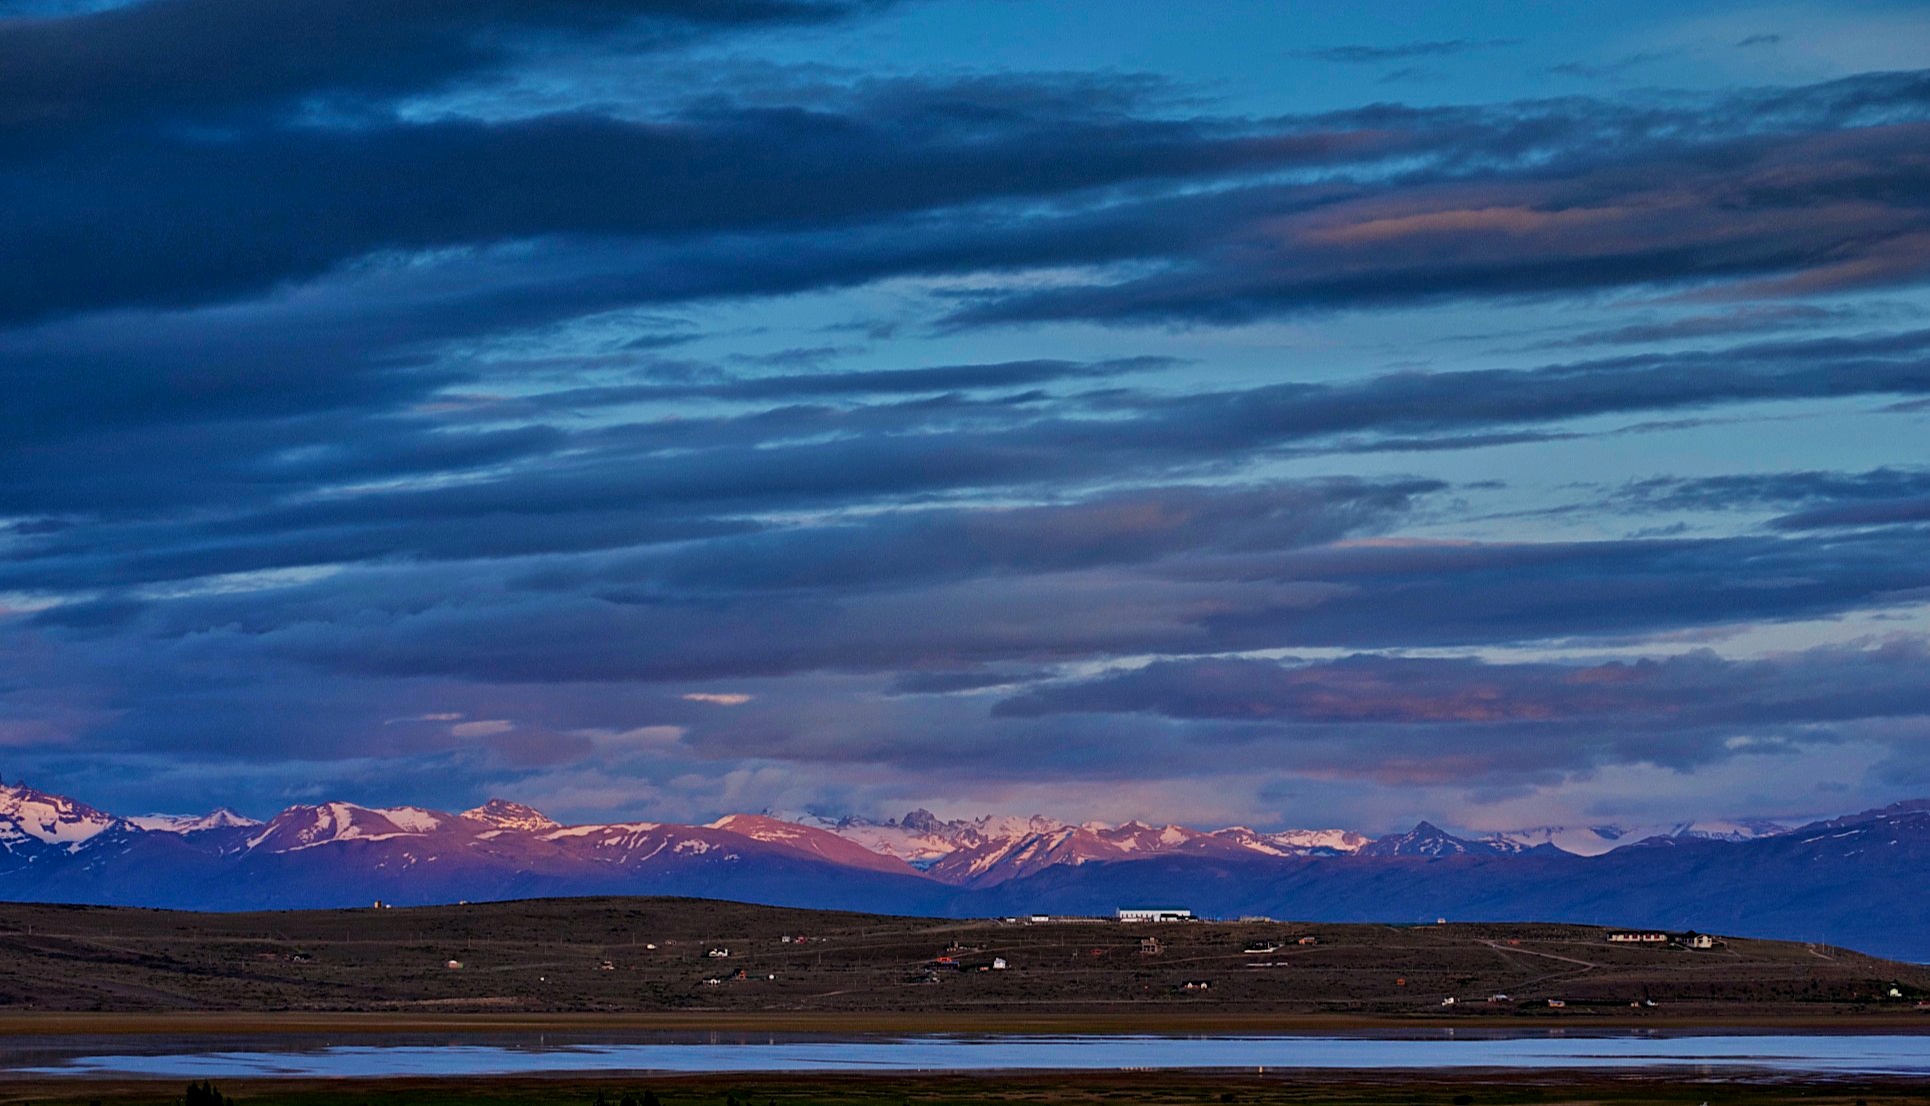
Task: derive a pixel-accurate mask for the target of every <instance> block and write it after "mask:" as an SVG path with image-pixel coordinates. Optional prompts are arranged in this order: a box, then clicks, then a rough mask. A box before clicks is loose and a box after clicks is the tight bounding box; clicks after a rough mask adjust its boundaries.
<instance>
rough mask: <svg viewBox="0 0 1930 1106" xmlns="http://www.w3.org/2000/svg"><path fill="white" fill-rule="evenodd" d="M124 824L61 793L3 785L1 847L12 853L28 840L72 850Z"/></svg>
mask: <svg viewBox="0 0 1930 1106" xmlns="http://www.w3.org/2000/svg"><path fill="white" fill-rule="evenodd" d="M125 824H126V823H125V822H123V821H122V820H121V819H119V818H116V817H114V816H113V815H111V814H104V813H102V812H101V811H98V810H95V809H94V808H93V807H91V806H88V805H86V804H85V803H77V802H75V801H74V800H72V799H69V798H67V797H65V796H62V795H50V794H48V793H46V792H44V791H36V790H34V789H33V788H31V787H26V786H23V785H20V784H0V848H4V849H6V850H7V851H9V852H12V851H13V850H14V848H15V846H16V845H21V844H24V843H25V842H27V841H29V840H32V841H38V842H40V843H41V844H43V845H52V846H54V847H56V848H60V849H65V850H66V851H68V852H73V851H74V850H76V849H78V848H80V847H81V846H82V845H84V844H86V843H87V842H89V841H91V840H93V839H94V838H95V837H97V836H99V835H100V834H101V833H102V832H104V831H106V830H108V829H111V828H113V827H114V826H117V825H125Z"/></svg>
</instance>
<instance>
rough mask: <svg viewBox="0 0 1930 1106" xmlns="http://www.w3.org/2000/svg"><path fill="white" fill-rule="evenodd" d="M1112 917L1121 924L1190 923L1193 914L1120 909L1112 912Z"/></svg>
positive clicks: (1166, 910) (1143, 909) (1187, 911)
mask: <svg viewBox="0 0 1930 1106" xmlns="http://www.w3.org/2000/svg"><path fill="white" fill-rule="evenodd" d="M1113 917H1115V918H1117V919H1119V920H1120V921H1122V922H1190V921H1192V920H1193V912H1192V911H1191V910H1171V909H1164V908H1153V907H1144V908H1136V909H1128V908H1125V907H1121V908H1120V909H1118V910H1115V911H1113Z"/></svg>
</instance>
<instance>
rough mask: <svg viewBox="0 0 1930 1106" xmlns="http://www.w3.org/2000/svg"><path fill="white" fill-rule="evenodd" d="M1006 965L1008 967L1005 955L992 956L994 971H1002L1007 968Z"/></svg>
mask: <svg viewBox="0 0 1930 1106" xmlns="http://www.w3.org/2000/svg"><path fill="white" fill-rule="evenodd" d="M1006 967H1007V964H1006V963H1005V957H1003V956H994V957H992V970H993V971H995V972H1002V971H1004V970H1005V969H1006Z"/></svg>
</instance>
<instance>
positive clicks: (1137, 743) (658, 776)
mask: <svg viewBox="0 0 1930 1106" xmlns="http://www.w3.org/2000/svg"><path fill="white" fill-rule="evenodd" d="M0 210H4V211H6V212H7V213H8V217H7V218H6V219H5V220H4V221H0V258H4V259H5V264H0V372H3V373H4V384H5V397H6V399H5V418H4V420H0V776H4V777H5V778H6V779H8V780H17V779H22V778H24V779H26V780H27V781H28V782H29V783H32V784H35V785H37V786H41V787H44V788H47V789H49V790H55V791H60V792H62V793H66V794H71V795H75V796H77V797H80V798H82V799H84V800H86V801H88V802H91V803H94V804H95V805H98V806H103V807H106V808H108V809H114V810H119V811H122V812H135V811H145V810H164V811H176V812H181V811H197V810H204V809H208V808H211V807H214V806H216V805H227V806H232V807H234V808H237V809H239V810H242V811H244V812H246V813H250V814H255V815H257V816H263V815H267V814H270V813H272V812H273V811H275V810H277V809H280V808H281V807H283V806H286V805H289V804H294V803H302V802H314V801H320V800H324V799H341V800H347V801H353V802H363V803H368V804H375V805H380V804H395V803H412V804H417V805H426V806H432V807H438V808H443V809H462V808H464V807H467V806H470V805H474V804H476V803H478V802H480V801H482V800H483V799H485V798H488V797H491V796H504V797H508V798H512V799H516V800H520V801H524V802H528V803H531V804H533V805H535V806H538V807H539V808H541V809H544V810H546V811H548V812H549V813H551V814H552V815H554V816H557V817H560V818H565V819H570V820H616V819H640V818H647V819H653V820H695V819H708V818H712V817H716V816H718V815H720V814H724V813H727V812H732V811H746V810H766V809H769V810H776V811H784V812H793V811H810V812H816V813H820V814H827V815H840V814H856V815H868V816H885V815H893V814H898V813H901V812H903V811H905V810H907V809H910V808H912V807H926V808H929V809H931V810H934V811H936V812H938V813H940V814H942V815H947V816H964V815H973V814H978V813H985V812H1010V813H1033V812H1045V813H1049V814H1053V815H1056V816H1059V817H1063V818H1068V819H1075V820H1084V819H1103V820H1109V821H1120V820H1124V819H1128V818H1140V819H1145V820H1153V821H1180V822H1186V823H1189V824H1196V825H1226V824H1234V823H1242V824H1249V825H1253V826H1256V827H1263V828H1277V827H1294V826H1329V825H1335V826H1345V827H1348V828H1356V829H1363V830H1368V831H1380V830H1387V829H1393V828H1404V827H1405V826H1406V825H1409V824H1412V822H1413V821H1414V820H1415V819H1417V818H1421V817H1427V818H1431V819H1433V820H1435V821H1437V822H1441V823H1443V824H1448V825H1452V826H1457V827H1462V828H1467V829H1506V828H1516V827H1523V826H1537V825H1545V824H1570V825H1573V824H1578V823H1580V824H1600V823H1608V822H1616V821H1621V822H1652V821H1657V820H1672V819H1688V818H1718V817H1800V816H1806V815H1810V814H1833V813H1840V812H1845V811H1851V810H1858V809H1863V808H1865V807H1868V806H1873V805H1880V804H1883V803H1887V802H1891V801H1894V800H1897V799H1903V798H1909V797H1920V796H1925V795H1930V678H1926V673H1930V448H1926V443H1930V289H1927V288H1926V281H1925V278H1926V276H1930V15H1926V13H1925V12H1924V10H1923V9H1922V7H1921V6H1920V5H1911V4H1898V5H1886V4H1877V3H1810V4H1802V3H1795V4H1787V5H1777V4H1763V3H1751V4H1734V3H1703V2H1694V0H1690V2H1682V0H1672V2H1670V3H1666V4H1665V3H1649V2H1637V0H1630V2H1615V3H1601V4H1592V5H1552V4H1545V3H1539V2H1527V0H1519V2H1498V0H1495V2H1480V3H1476V2H1466V3H1453V4H1448V3H1421V4H1416V3H1414V2H1412V0H1401V2H1398V3H1396V2H1388V3H1349V4H1334V3H1331V2H1318V3H1315V2H1305V3H1302V2H1294V0H1189V2H1187V3H1177V2H1174V3H1166V2H1163V0H1162V2H1147V3H1135V4H1131V5H1120V4H1118V3H1117V0H1023V2H1021V0H973V2H963V0H390V2H387V3H384V4H380V5H369V4H364V3H357V2H355V0H279V2H277V3H274V4H264V3H261V2H260V0H136V2H132V3H114V2H112V0H109V2H105V3H102V2H90V0H12V2H0Z"/></svg>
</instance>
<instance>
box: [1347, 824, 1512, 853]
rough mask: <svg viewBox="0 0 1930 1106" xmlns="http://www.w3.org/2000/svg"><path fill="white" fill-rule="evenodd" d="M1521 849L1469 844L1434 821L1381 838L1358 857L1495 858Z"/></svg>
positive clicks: (1508, 846) (1507, 846) (1492, 844)
mask: <svg viewBox="0 0 1930 1106" xmlns="http://www.w3.org/2000/svg"><path fill="white" fill-rule="evenodd" d="M1517 851H1519V846H1515V845H1512V844H1509V845H1496V844H1494V843H1491V842H1487V841H1470V840H1468V839H1467V838H1465V837H1456V836H1454V835H1453V834H1451V833H1449V832H1447V831H1446V830H1444V829H1442V828H1441V827H1439V826H1437V825H1435V824H1433V823H1432V822H1422V823H1420V824H1419V825H1417V826H1415V827H1414V828H1413V829H1411V830H1408V831H1407V832H1406V833H1396V834H1389V835H1388V836H1386V837H1382V838H1379V839H1378V840H1376V841H1374V842H1373V843H1372V844H1370V845H1368V846H1366V847H1365V848H1363V849H1361V850H1360V852H1359V853H1357V854H1356V855H1358V856H1377V857H1441V856H1495V855H1498V854H1501V853H1508V852H1517Z"/></svg>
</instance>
